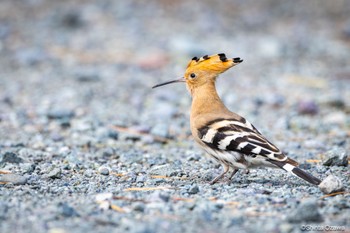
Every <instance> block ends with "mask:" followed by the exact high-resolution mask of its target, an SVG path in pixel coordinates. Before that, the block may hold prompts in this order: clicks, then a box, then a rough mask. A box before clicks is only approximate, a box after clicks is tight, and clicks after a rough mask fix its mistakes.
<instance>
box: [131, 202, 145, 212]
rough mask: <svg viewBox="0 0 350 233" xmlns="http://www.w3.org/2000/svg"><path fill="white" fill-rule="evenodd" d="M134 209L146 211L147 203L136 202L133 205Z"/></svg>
mask: <svg viewBox="0 0 350 233" xmlns="http://www.w3.org/2000/svg"><path fill="white" fill-rule="evenodd" d="M133 210H135V211H138V212H144V211H145V204H143V203H140V202H139V203H135V204H134V205H133Z"/></svg>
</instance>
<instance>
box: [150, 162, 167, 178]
mask: <svg viewBox="0 0 350 233" xmlns="http://www.w3.org/2000/svg"><path fill="white" fill-rule="evenodd" d="M170 168H171V167H170V164H164V165H155V166H152V167H151V169H149V172H148V173H149V175H154V176H166V175H167V174H168V172H169V169H170Z"/></svg>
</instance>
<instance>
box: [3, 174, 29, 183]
mask: <svg viewBox="0 0 350 233" xmlns="http://www.w3.org/2000/svg"><path fill="white" fill-rule="evenodd" d="M27 180H28V179H27V177H25V176H21V175H17V174H11V173H10V174H3V175H2V176H0V182H5V183H12V184H14V185H23V184H26V183H27Z"/></svg>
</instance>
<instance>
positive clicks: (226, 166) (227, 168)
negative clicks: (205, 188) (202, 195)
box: [209, 164, 229, 185]
mask: <svg viewBox="0 0 350 233" xmlns="http://www.w3.org/2000/svg"><path fill="white" fill-rule="evenodd" d="M223 166H224V171H223V172H222V173H221V174H220V175H218V176H217V177H215V178H214V179H213V180H212V181H210V183H209V184H211V185H213V184H215V183H216V182H217V181H218V180H219V179H221V178H222V177H223V176H224V175H225V174H226V173H227V172H228V170H229V166H228V165H226V164H223Z"/></svg>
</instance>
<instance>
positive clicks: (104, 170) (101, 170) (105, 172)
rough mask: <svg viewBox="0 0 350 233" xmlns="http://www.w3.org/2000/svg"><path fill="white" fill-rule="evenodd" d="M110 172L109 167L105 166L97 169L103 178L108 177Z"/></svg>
mask: <svg viewBox="0 0 350 233" xmlns="http://www.w3.org/2000/svg"><path fill="white" fill-rule="evenodd" d="M110 170H111V169H110V168H109V167H106V166H101V167H99V168H98V172H99V173H100V174H101V175H104V176H108V175H109V172H110Z"/></svg>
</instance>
